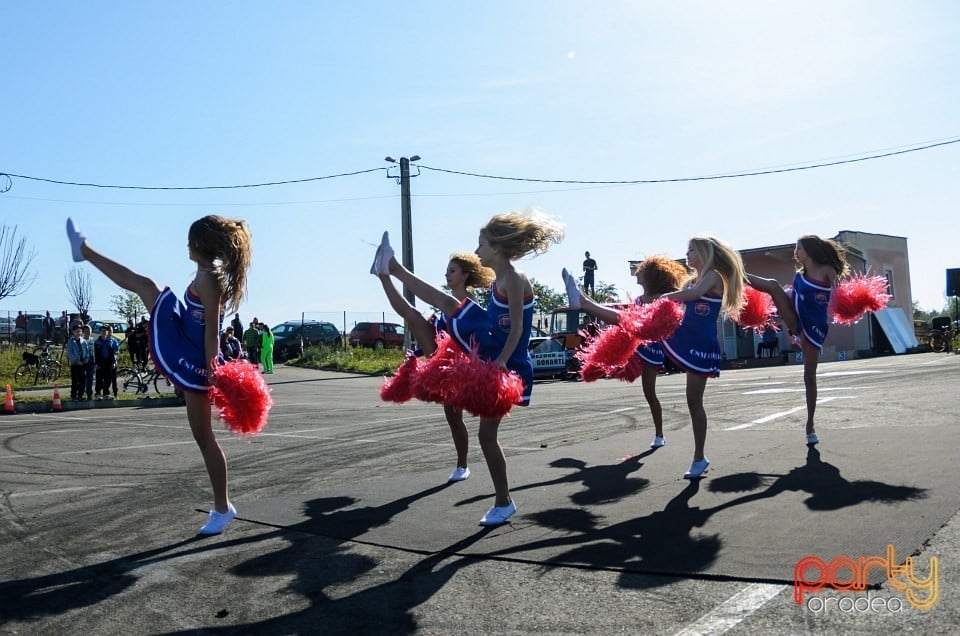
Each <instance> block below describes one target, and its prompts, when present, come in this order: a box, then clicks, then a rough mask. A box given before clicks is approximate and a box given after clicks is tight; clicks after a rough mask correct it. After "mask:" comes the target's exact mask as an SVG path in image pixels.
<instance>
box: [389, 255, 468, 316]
mask: <svg viewBox="0 0 960 636" xmlns="http://www.w3.org/2000/svg"><path fill="white" fill-rule="evenodd" d="M390 273H391V274H392V275H393V276H396V277H397V279H398V280H399V281H400V282H402V283H403V284H404V285H406V286H407V287H408V288H409V289H410V291H412V292H413V295H414V296H416V297H417V298H419V299H420V300H422V301H424V302H428V303H430V304H431V305H433V306H434V307H436V308H437V309H439V310H440V311H442V312H443V313H445V314H447V315H448V316H449V315H451V314H453V313H454V312H455V311H456V310H457V307H459V306H460V301H459V300H457V298H456V297H455V296H451V295H450V294H448V293H447V292H445V291H443V290H442V289H440V288H438V287H434V286H433V285H431V284H430V283H428V282H427V281H425V280H423V279H422V278H418V277H417V275H416V274H414V273H413V272H411V271H410V270H408V269H407V268H406V267H404V266H403V265H401V264H400V263H398V262H397V259H395V258H393V257H391V258H390Z"/></svg>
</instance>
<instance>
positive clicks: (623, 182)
mask: <svg viewBox="0 0 960 636" xmlns="http://www.w3.org/2000/svg"><path fill="white" fill-rule="evenodd" d="M955 143H960V137H957V138H951V139H949V140H947V141H940V142H937V143H930V144H927V145H924V146H918V147H915V148H908V149H906V150H894V151H890V152H882V153H879V154H872V155H868V156H865V157H857V158H854V159H841V160H837V161H827V162H823V163H813V164H803V165H798V166H793V167H785V168H771V169H765V170H753V171H742V172H728V173H724V174H714V175H704V176H699V177H676V178H672V179H626V180H619V181H584V180H578V179H532V178H528V177H504V176H499V175H490V174H479V173H475V172H463V171H459V170H448V169H446V168H435V167H433V166H427V165H424V164H422V163H420V164H417V167H419V168H422V169H424V170H431V171H433V172H443V173H447V174H456V175H460V176H464V177H477V178H480V179H498V180H501V181H524V182H527V183H564V184H569V185H640V184H650V183H680V182H685V181H712V180H716V179H736V178H740V177H756V176H760V175H767V174H778V173H783V172H797V171H800V170H813V169H815V168H827V167H830V166H839V165H843V164H848V163H858V162H861V161H870V160H872V159H882V158H884V157H893V156H895V155H904V154H907V153H910V152H919V151H921V150H929V149H931V148H937V147H939V146H948V145H950V144H955Z"/></svg>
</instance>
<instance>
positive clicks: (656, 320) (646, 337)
mask: <svg viewBox="0 0 960 636" xmlns="http://www.w3.org/2000/svg"><path fill="white" fill-rule="evenodd" d="M684 310H685V308H684V306H683V304H682V303H678V302H676V301H673V300H670V299H669V298H658V299H656V300H654V301H653V302H649V303H645V304H643V305H631V306H629V307H627V308H626V309H624V310H623V311H621V312H620V326H621V327H622V328H623V329H624V330H625V331H627V333H629V334H631V335H632V336H634V337H635V338H636V339H637V340H639V341H641V342H654V341H657V340H663V339H665V338H669V337H670V336H672V335H673V332H674V331H676V330H677V327H679V326H680V323H681V321H683V312H684Z"/></svg>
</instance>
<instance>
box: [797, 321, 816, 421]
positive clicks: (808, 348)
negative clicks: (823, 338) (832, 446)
mask: <svg viewBox="0 0 960 636" xmlns="http://www.w3.org/2000/svg"><path fill="white" fill-rule="evenodd" d="M800 349H801V350H802V351H803V386H804V387H805V388H806V394H807V395H806V397H807V435H809V434H810V433H813V432H814V426H813V414H814V413H815V412H816V410H817V364H818V363H819V362H820V350H819V349H817V348H816V347H815V346H813V345H812V344H810V343H809V342H808V341H807V340H806V339H805V338H804V339H803V340H801V342H800Z"/></svg>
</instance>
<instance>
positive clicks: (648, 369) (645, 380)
mask: <svg viewBox="0 0 960 636" xmlns="http://www.w3.org/2000/svg"><path fill="white" fill-rule="evenodd" d="M657 374H658V369H657V367H655V366H653V365H652V364H644V365H643V371H642V372H641V373H640V386H642V387H643V397H645V398H647V404H649V405H650V415H651V416H652V417H653V430H654V435H656V436H657V437H663V409H662V408H661V407H660V400H659V399H658V398H657Z"/></svg>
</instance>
